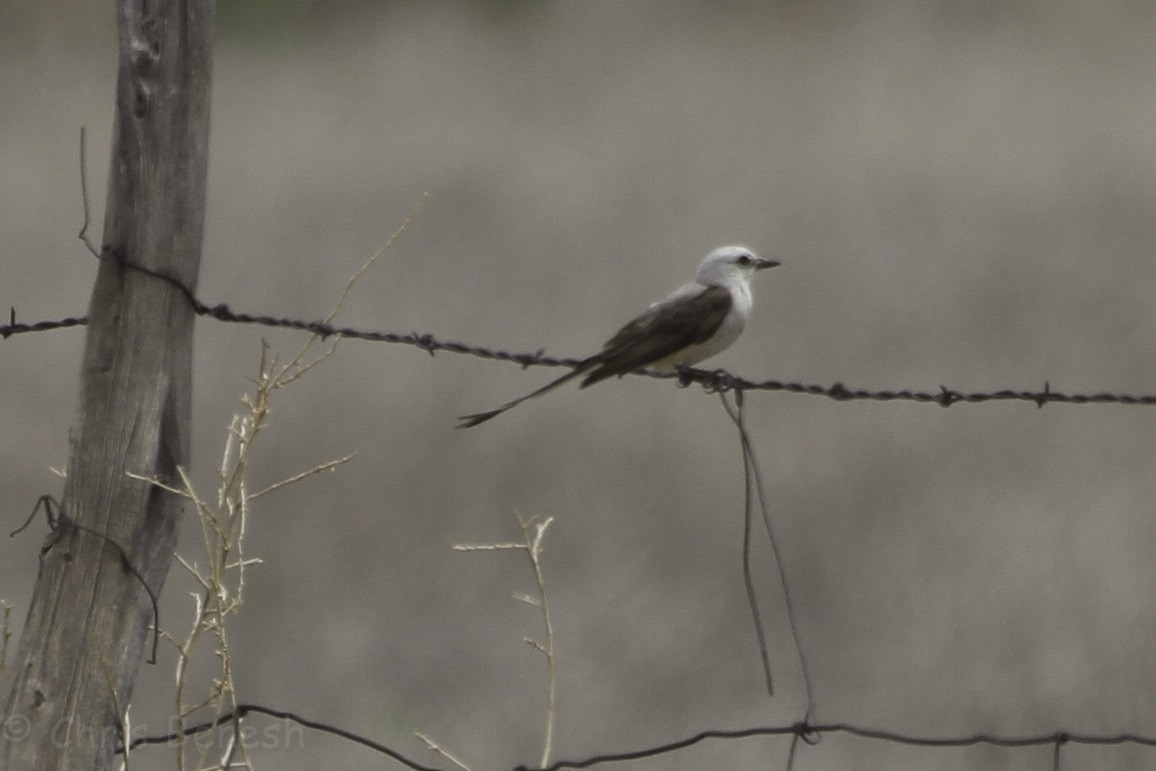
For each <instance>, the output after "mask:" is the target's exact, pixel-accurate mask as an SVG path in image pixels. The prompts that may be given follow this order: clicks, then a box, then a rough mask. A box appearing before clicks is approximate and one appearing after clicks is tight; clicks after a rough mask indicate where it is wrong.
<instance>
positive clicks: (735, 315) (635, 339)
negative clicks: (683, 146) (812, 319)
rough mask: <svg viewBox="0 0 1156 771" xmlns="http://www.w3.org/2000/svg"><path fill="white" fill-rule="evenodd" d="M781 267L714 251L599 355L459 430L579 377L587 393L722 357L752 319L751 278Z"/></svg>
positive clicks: (468, 418) (728, 249)
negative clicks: (639, 374) (604, 383)
mask: <svg viewBox="0 0 1156 771" xmlns="http://www.w3.org/2000/svg"><path fill="white" fill-rule="evenodd" d="M779 264H780V263H779V261H778V260H771V259H766V258H763V257H759V256H758V255H757V254H755V252H754V251H753V250H752V249H751V248H750V247H747V246H737V245H736V246H720V247H719V248H717V249H714V250H712V251H711V252H710V253H709V254H707V256H706V257H705V258H704V259H703V261H702V263H700V264H699V266H698V271H697V272H696V273H695V278H694V281H691V282H690V283H689V284H686V285H684V286H682V287H680V288H678V289H676V290H675V291H674V292H672V293H671V294H670V295H669V296H667V297H666V298H665V299H663V300H659V301H658V302H656V303H653V304H652V305H651V306H650V307H649V308H647V309H646V310H645V311H643V312H642V313H641V314H639V315H638V316H637V317H635V318H634V319H633V320H631V321H629V322H627V323H626V324H625V325H624V326H623V327H622V329H620V330H618V332H616V333H615V334H614V336H613V337H611V338H610V339H609V340H607V341H606V344H605V345H603V346H602V350H600V351H598V353H595V354H594V355H592V356H588V357H586V358H585V359H582V360H580V361H579V362H578V363H577V364H576V365H575V366H574V368H573V369H572V370H571V371H569V372H567V373H566V374H565V375H563V376H562V377H560V378H558V379H556V380H552V381H550V382H549V383H547V384H546V385H544V386H542V387H541V388H539V389H537V390H535V391H531V392H530V393H528V394H526V395H525V396H521V397H519V398H517V399H513V400H511V401H508V402H506V403H505V404H503V405H501V406H500V407H495V408H494V409H492V410H486V411H485V412H477V413H474V414H472V415H462V416H461V417H460V418H459V420H460V421H461V422H460V423H459V424H458V425H457V426H456V427H457V428H472V427H474V426H477V425H479V424H481V423H485V422H486V421H487V420H490V419H492V418H496V417H497V416H499V415H501V414H502V413H503V412H506V411H507V410H509V409H512V408H514V407H517V406H518V405H519V404H521V403H522V402H524V401H528V400H529V399H533V398H535V397H537V396H541V395H542V394H544V393H546V392H548V391H552V390H553V389H555V388H557V387H558V386H560V385H563V384H564V383H567V382H569V381H571V380H573V379H574V378H577V377H582V376H585V377H583V379H582V382H581V383H580V384H579V388H586V387H587V386H590V385H593V384H594V383H597V382H599V381H601V380H605V379H607V378H609V377H614V376H617V377H622V376H623V375H626V374H628V373H630V372H634V371H635V370H638V369H642V368H648V369H652V370H655V371H657V372H662V373H675V372H677V371H678V370H679V368H681V367H690V366H693V365H695V364H698V363H699V362H700V361H703V360H704V359H708V358H710V357H711V356H714V355H715V354H717V353H720V352H722V351H723V350H725V349H726V348H728V347H729V346H730V345H731V343H733V342H734V341H735V340H736V339H737V338H738V336H739V334H740V333H741V332H742V331H743V326H744V325H745V324H746V321H747V318H748V317H749V316H750V314H751V302H752V301H751V278H752V277H753V276H754V274H755V273H756V272H757V271H760V270H763V269H765V268H773V267H776V266H778V265H779Z"/></svg>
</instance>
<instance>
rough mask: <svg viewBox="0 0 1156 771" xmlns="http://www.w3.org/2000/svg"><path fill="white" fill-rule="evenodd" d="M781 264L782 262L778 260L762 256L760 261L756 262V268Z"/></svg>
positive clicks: (760, 268)
mask: <svg viewBox="0 0 1156 771" xmlns="http://www.w3.org/2000/svg"><path fill="white" fill-rule="evenodd" d="M780 265H782V263H781V262H779V261H778V260H768V259H766V258H763V257H760V258H759V259H758V261H757V262H755V270H762V269H763V268H777V267H779V266H780Z"/></svg>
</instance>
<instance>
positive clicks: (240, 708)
mask: <svg viewBox="0 0 1156 771" xmlns="http://www.w3.org/2000/svg"><path fill="white" fill-rule="evenodd" d="M250 714H260V715H265V716H267V717H273V718H277V719H279V720H288V721H291V722H293V723H296V724H298V725H300V726H303V727H305V728H309V729H312V730H315V731H320V732H322V733H327V734H330V735H333V736H337V737H339V738H342V739H345V740H347V741H350V742H353V743H354V744H358V745H360V746H362V747H366V748H368V749H370V750H373V751H374V752H377V753H379V754H381V755H385V756H388V757H390V758H392V759H393V760H395V761H397V762H398V763H401V764H402V765H404V766H406V767H408V768H411V769H415V771H442V770H441V769H439V768H437V767H436V766H427V765H424V764H422V763H419V762H417V761H415V760H413V759H412V758H409V757H406V756H405V755H404V754H402V753H401V752H399V751H397V750H395V749H392V748H391V747H389V746H387V745H385V744H382V743H381V742H378V741H376V740H374V739H371V738H369V737H367V736H365V735H363V734H359V733H357V732H355V731H350V730H348V729H345V728H341V727H339V726H336V725H333V724H331V723H327V722H325V721H323V720H313V719H310V718H306V717H302V716H301V715H298V714H296V713H294V712H290V711H288V710H282V709H275V708H273V707H267V706H264V705H261V704H253V703H242V704H238V705H237V706H236V707H235V708H233V709H232V710H230V711H228V712H226V713H223V714H221V715H218V716H216V717H215V718H213V719H212V720H208V721H205V722H203V723H199V724H197V725H195V726H189V727H188V728H185V729H184V730H181V731H171V732H168V733H163V734H155V735H149V736H138V737H136V738H134V739H132V740H131V741H129V742H128V743H127V745H126V744H122V745H121V746H119V747H117V750H116V751H117V754H123V753H124V752H125V751H126V749H127V750H129V751H132V750H136V749H139V748H141V747H145V746H150V745H168V744H170V743H171V742H174V741H177V740H179V739H187V738H190V737H193V736H196V735H198V734H202V733H205V732H206V731H211V730H213V729H215V728H219V727H221V726H223V725H226V724H230V723H231V724H233V726H234V730H235V731H239V730H240V727H241V726H240V724H241V722H242V721H243V720H244V719H245V717H247V716H248V715H250ZM832 734H845V735H848V736H854V737H858V738H860V739H868V740H874V741H885V742H891V743H894V744H901V745H905V746H909V747H933V748H934V747H938V748H952V747H957V748H963V747H974V746H977V745H988V746H992V747H1005V748H1010V749H1026V748H1031V747H1053V748H1054V749H1053V753H1052V758H1053V759H1052V767H1053V769H1059V767H1060V759H1061V751H1062V748H1063V747H1065V746H1067V745H1071V744H1076V745H1086V746H1101V747H1102V746H1113V745H1124V744H1133V745H1137V746H1142V747H1156V736H1147V735H1144V734H1135V733H1120V734H1104V735H1098V734H1084V733H1073V732H1069V731H1053V732H1050V733H1038V734H1023V735H1004V734H991V733H974V734H964V735H957V736H918V735H912V734H904V733H899V732H896V731H888V730H884V729H879V728H868V727H865V726H860V725H855V724H853V723H822V724H819V723H815V724H811V723H808V722H806V721H803V722H799V723H791V724H789V725H776V726H756V727H753V728H737V729H710V730H706V731H700V732H698V733H696V734H693V735H692V736H687V737H685V738H682V739H677V740H675V741H671V742H666V743H664V744H656V745H653V746H650V747H644V748H641V749H636V750H629V751H625V752H617V753H605V754H599V755H590V756H588V757H585V758H577V759H574V760H559V761H556V762H554V763H551V764H550V765H548V766H543V767H535V766H525V765H521V766H516V767H515V769H514V771H561V770H562V769H581V768H591V767H593V766H596V765H601V764H606V763H623V762H626V761H630V760H641V759H644V758H653V757H658V756H660V755H666V754H669V753H672V752H677V751H678V750H682V749H686V748H687V747H691V746H693V745H695V744H700V743H702V742H704V741H707V740H709V739H719V740H724V741H728V740H738V739H750V738H754V737H760V736H791V737H794V738H795V739H796V740H799V741H801V742H803V743H805V744H808V745H812V746H813V745H816V744H818V743H819V741H820V739H821V738H822V737H823V736H825V735H832Z"/></svg>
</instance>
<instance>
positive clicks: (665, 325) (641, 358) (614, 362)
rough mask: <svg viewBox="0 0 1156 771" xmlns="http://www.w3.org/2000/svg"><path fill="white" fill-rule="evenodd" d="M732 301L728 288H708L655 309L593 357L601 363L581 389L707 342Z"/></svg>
mask: <svg viewBox="0 0 1156 771" xmlns="http://www.w3.org/2000/svg"><path fill="white" fill-rule="evenodd" d="M731 302H732V300H731V293H730V291H729V290H727V289H726V288H725V287H721V286H708V287H704V288H703V290H702V291H701V292H700V293H699V294H696V295H690V296H687V297H678V298H677V299H673V298H672V300H671V301H668V302H660V303H657V304H656V305H653V306H651V307H650V308H648V309H647V310H646V311H645V312H644V313H643V314H642V315H640V316H639V317H638V318H636V319H634V320H633V321H631V322H630V323H628V324H627V325H626V326H624V327H623V328H622V329H620V330H618V332H617V333H616V334H615V335H614V337H612V338H610V339H609V340H608V341H607V342H606V345H604V346H603V347H602V351H601V352H600V353H598V354H597V355H596V356H594V357H592V358H593V359H594V360H596V362H597V364H596V365H595V367H594V368H593V369H592V370H591V371H590V372H589V374H587V375H586V378H585V379H584V380H583V381H582V386H581V387H582V388H585V387H586V386H588V385H590V384H592V383H597V382H598V381H599V380H605V379H606V378H608V377H613V376H615V375H618V376H621V375H625V374H626V373H628V372H633V371H634V370H636V369H641V368H642V367H645V366H647V365H648V364H653V363H654V362H656V361H660V360H662V359H665V358H666V357H668V356H671V355H673V354H676V353H678V352H679V351H681V350H682V349H684V348H688V347H690V346H692V345H696V344H698V343H703V342H706V341H707V340H709V339H710V338H711V337H712V336H713V335H714V333H715V332H717V331H718V329H719V327H720V326H722V323H723V319H725V318H726V316H727V313H729V312H730V309H731Z"/></svg>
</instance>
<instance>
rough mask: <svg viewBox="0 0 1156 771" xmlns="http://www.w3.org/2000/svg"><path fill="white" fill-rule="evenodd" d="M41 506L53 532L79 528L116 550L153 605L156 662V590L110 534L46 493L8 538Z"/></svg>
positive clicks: (151, 656)
mask: <svg viewBox="0 0 1156 771" xmlns="http://www.w3.org/2000/svg"><path fill="white" fill-rule="evenodd" d="M41 508H43V509H44V517H45V519H46V520H47V521H48V529H49V530H50V531H52V532H54V533H55V532H56V531H58V530H59V529H60V528H62V527H65V528H69V527H70V528H72V529H73V530H79V531H80V532H82V533H88V534H90V535H94V536H96V537H97V538H100V539H102V540H103V541H104V542H105V543H107V544H109V545H110V546H112V547H113V549H115V550H116V553H117V555H118V556H119V557H120V561H121V564H123V565H124V566H125V568H126V569H127V570H128V572H130V573H132V575H133V578H135V579H136V580H137V582H138V583H140V585H141V586H142V587H143V588H144V590H145V594H147V595H148V597H149V602H150V603H151V604H152V607H153V645H152V651H151V652H150V653H149V657H148V663H149V664H156V663H157V641H158V639H159V636H160V628H161V609H160V603H159V602H157V595H156V592H154V591H153V590H152V588H151V587H150V586H149V585H148V582H147V581H145V578H144V576H143V575H141V572H140V571H139V570H137V568H136V565H134V564H132V560H131V559H129V556H128V552H127V551H126V550H125V548H124V547H123V546H121V545H120V544H119V543H117V541H116V539H115V538H113V537H112V536H110V535H108V534H106V533H102V532H100V531H99V530H94V529H92V528H91V527H88V526H87V525H82V524H80V523H79V522H74V521H73V520H72V519H71V518H69V517H68V515H67V514H66V513H65V511H64V507H63V506H61V505H60V502H59V501H57V500H56V499H55V498H53V497H52V496H51V495H48V494H45V495H42V496H40V497H39V498H37V499H36V505H35V506H33V507H32V513H31V514H29V515H28V518H27V519H26V520H24V524H22V525H21V526H20V527H18V528H16V529H15V530H13V531H12V532H11V533H9V534H8V537H9V538H15V537H16V536H18V535H20V533H22V532H23V531H24V530H25V529H26V528H27V527H28V526H29V525H30V524H32V520H33V519H34V518H35V517H36V513H37V512H38V511H40V509H41ZM49 548H50V545H45V546H44V548H42V549H41V550H40V553H41V554H43V553H44V552H46V551H47V550H48V549H49Z"/></svg>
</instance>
